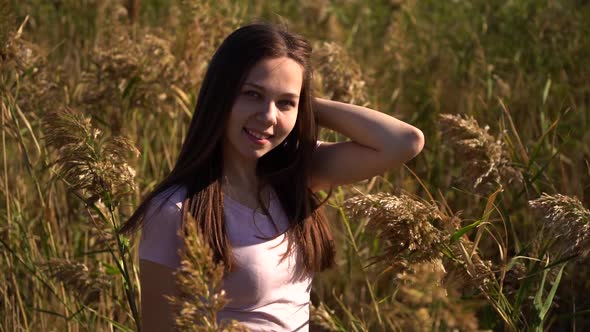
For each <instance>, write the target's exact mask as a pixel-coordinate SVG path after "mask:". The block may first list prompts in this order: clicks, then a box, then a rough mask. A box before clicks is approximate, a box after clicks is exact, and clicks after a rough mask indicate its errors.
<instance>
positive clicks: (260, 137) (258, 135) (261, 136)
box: [246, 129, 270, 139]
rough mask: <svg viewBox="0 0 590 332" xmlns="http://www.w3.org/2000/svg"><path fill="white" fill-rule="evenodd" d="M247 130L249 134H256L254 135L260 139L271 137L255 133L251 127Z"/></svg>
mask: <svg viewBox="0 0 590 332" xmlns="http://www.w3.org/2000/svg"><path fill="white" fill-rule="evenodd" d="M246 131H247V132H248V134H250V135H252V136H254V137H256V138H258V139H267V138H269V137H270V136H263V135H260V134H258V133H255V132H253V131H251V130H250V129H246Z"/></svg>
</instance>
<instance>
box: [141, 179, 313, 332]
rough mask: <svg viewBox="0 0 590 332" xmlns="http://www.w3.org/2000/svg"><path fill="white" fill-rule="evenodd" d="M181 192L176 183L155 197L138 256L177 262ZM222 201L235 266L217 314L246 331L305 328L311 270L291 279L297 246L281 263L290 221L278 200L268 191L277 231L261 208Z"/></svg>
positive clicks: (226, 278) (175, 265) (225, 283)
mask: <svg viewBox="0 0 590 332" xmlns="http://www.w3.org/2000/svg"><path fill="white" fill-rule="evenodd" d="M174 190H175V191H174ZM173 191H174V192H173ZM171 193H172V196H170V197H169V198H168V199H167V200H166V202H165V203H164V205H163V207H162V209H161V210H160V211H156V210H155V207H158V206H159V205H160V204H161V202H162V200H163V199H166V198H167V197H168V196H169V195H170V194H171ZM185 195H186V191H185V189H184V188H181V187H175V188H171V189H169V190H167V191H165V192H163V193H161V194H160V195H158V196H157V197H156V198H155V199H154V204H151V207H150V209H148V212H147V214H146V219H145V225H144V228H143V230H142V236H141V241H140V245H139V258H140V259H145V260H149V261H152V262H156V263H159V264H163V265H166V266H169V267H172V268H178V267H179V266H180V257H179V256H178V253H177V252H178V249H179V248H180V246H181V245H182V240H181V238H180V237H179V236H178V235H177V232H178V229H179V227H180V217H181V216H180V211H181V208H182V201H183V200H184V198H185ZM224 202H225V204H224V216H225V224H226V229H227V232H228V236H229V240H230V242H231V244H232V250H233V254H234V256H235V258H236V263H237V266H238V267H237V269H236V271H232V272H229V273H226V275H225V276H224V279H223V286H224V289H225V291H226V294H227V296H228V297H229V299H230V300H231V302H230V303H229V304H228V305H227V306H226V307H225V308H224V309H223V310H222V311H221V312H219V314H218V317H219V319H235V320H237V321H239V322H241V323H242V324H243V325H244V326H246V327H247V328H249V329H250V330H251V331H299V332H301V331H308V330H309V325H308V323H309V292H310V290H311V281H312V278H313V275H311V274H305V275H304V277H303V278H299V279H298V280H296V278H295V276H296V273H295V271H296V269H301V268H302V266H301V263H298V260H297V258H296V255H297V254H296V252H297V250H294V254H293V255H291V256H290V257H288V258H287V259H285V260H284V261H282V262H280V260H281V255H282V254H283V253H285V252H286V249H287V241H284V242H283V243H281V241H282V240H283V239H284V237H285V236H286V235H285V231H286V230H287V228H288V226H289V221H288V219H287V217H286V215H285V213H284V211H283V209H282V207H281V204H280V201H279V200H278V198H277V197H276V196H273V198H272V199H271V202H270V208H269V213H270V214H271V215H272V217H273V220H274V221H275V223H276V225H277V227H278V229H279V232H278V233H277V231H276V230H275V228H274V227H273V225H272V221H271V220H270V218H269V217H268V216H266V215H264V214H262V212H261V211H259V210H257V211H254V210H252V209H250V208H248V207H246V206H244V205H242V204H240V203H239V202H237V201H234V200H232V199H231V198H230V197H228V196H225V201H224ZM260 237H265V238H269V237H273V238H272V239H270V240H268V239H261V238H260ZM279 262H280V263H279Z"/></svg>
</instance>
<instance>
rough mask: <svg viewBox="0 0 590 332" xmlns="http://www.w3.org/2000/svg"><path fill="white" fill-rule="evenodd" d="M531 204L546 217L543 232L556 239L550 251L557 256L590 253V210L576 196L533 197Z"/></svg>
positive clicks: (544, 194) (545, 195)
mask: <svg viewBox="0 0 590 332" xmlns="http://www.w3.org/2000/svg"><path fill="white" fill-rule="evenodd" d="M529 205H530V206H531V207H532V208H533V209H535V210H536V211H537V212H539V214H541V215H542V216H543V219H544V224H543V231H544V234H545V235H546V236H547V237H548V239H550V240H555V241H556V242H555V243H554V244H553V245H552V246H551V250H552V251H553V252H554V253H555V254H556V255H557V256H558V257H562V256H570V255H580V254H581V255H582V256H586V255H587V254H588V252H590V211H589V210H588V209H586V208H585V207H584V206H583V205H582V202H580V200H578V199H577V198H576V197H570V196H566V195H561V194H555V195H549V194H547V193H543V194H542V195H541V197H539V198H537V199H534V200H530V201H529Z"/></svg>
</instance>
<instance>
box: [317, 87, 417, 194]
mask: <svg viewBox="0 0 590 332" xmlns="http://www.w3.org/2000/svg"><path fill="white" fill-rule="evenodd" d="M313 110H314V112H316V114H317V119H318V124H319V125H320V126H322V127H326V128H328V129H332V130H334V131H337V132H339V133H341V134H343V135H345V136H346V137H348V138H350V141H347V142H340V143H328V142H325V143H322V144H321V145H320V146H319V147H318V148H317V149H316V150H315V153H314V157H313V171H312V178H311V183H310V187H311V188H312V190H314V191H317V190H320V189H326V188H328V187H331V186H337V185H342V184H348V183H354V182H357V181H361V180H364V179H368V178H371V177H373V176H376V175H379V174H382V173H383V172H385V171H387V170H389V169H392V168H395V167H397V166H399V165H401V164H402V163H405V162H407V161H409V160H411V159H412V158H414V157H415V156H417V155H418V154H419V153H420V151H422V148H423V147H424V134H423V133H422V131H421V130H420V129H418V128H416V127H414V126H412V125H410V124H408V123H405V122H403V121H401V120H398V119H396V118H394V117H392V116H390V115H387V114H385V113H381V112H378V111H375V110H372V109H369V108H366V107H362V106H357V105H352V104H347V103H341V102H337V101H332V100H327V99H320V98H316V99H315V100H314V103H313Z"/></svg>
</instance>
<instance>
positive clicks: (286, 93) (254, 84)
mask: <svg viewBox="0 0 590 332" xmlns="http://www.w3.org/2000/svg"><path fill="white" fill-rule="evenodd" d="M244 85H250V86H253V87H255V88H256V89H259V90H262V91H266V89H265V88H264V87H263V86H262V85H258V84H256V83H252V82H246V83H244ZM281 95H282V96H287V97H291V98H295V99H297V98H299V95H298V94H296V93H291V92H285V93H282V94H281Z"/></svg>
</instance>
